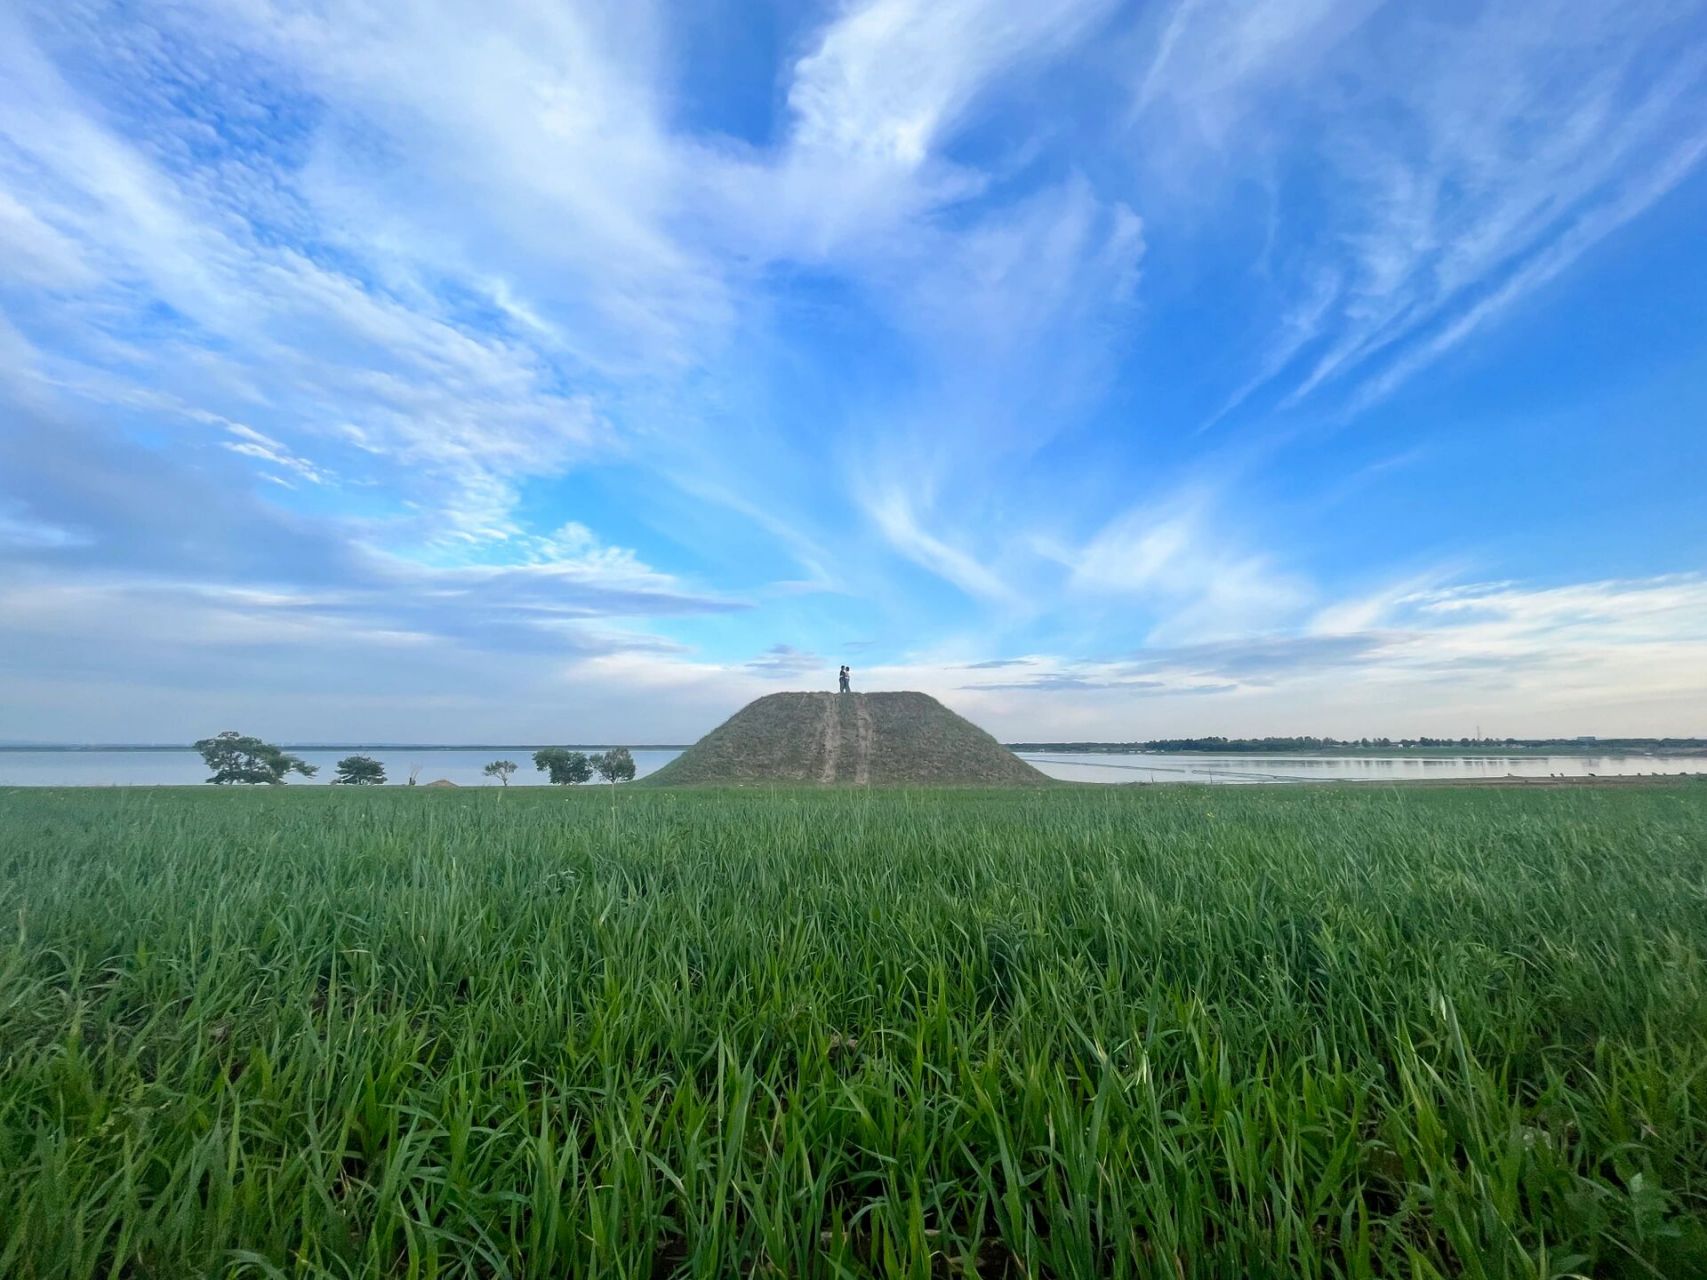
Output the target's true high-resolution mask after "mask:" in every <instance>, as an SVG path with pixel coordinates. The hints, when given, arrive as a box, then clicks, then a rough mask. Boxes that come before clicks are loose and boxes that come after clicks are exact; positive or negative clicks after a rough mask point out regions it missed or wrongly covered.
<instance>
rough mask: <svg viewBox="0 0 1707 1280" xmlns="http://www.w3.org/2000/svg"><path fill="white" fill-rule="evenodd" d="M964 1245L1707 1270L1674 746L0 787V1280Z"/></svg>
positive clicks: (1692, 977)
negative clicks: (763, 775) (232, 784)
mask: <svg viewBox="0 0 1707 1280" xmlns="http://www.w3.org/2000/svg"><path fill="white" fill-rule="evenodd" d="M613 799H614V801H615V802H616V803H615V806H614V808H613V806H612V800H613ZM974 1274H975V1275H982V1276H1017V1275H1025V1276H1048V1277H1070V1276H1071V1277H1092V1276H1155V1277H1169V1278H1170V1280H1182V1278H1190V1277H1200V1276H1214V1277H1228V1278H1229V1280H1231V1278H1234V1277H1247V1276H1257V1277H1262V1276H1273V1277H1282V1276H1285V1277H1292V1276H1404V1277H1412V1278H1422V1277H1432V1276H1474V1277H1496V1276H1497V1277H1520V1276H1521V1277H1529V1276H1556V1275H1573V1274H1580V1275H1591V1276H1667V1277H1697V1276H1702V1275H1707V785H1702V784H1699V783H1696V784H1678V785H1672V786H1656V787H1647V788H1633V789H1630V790H1624V791H1617V790H1608V791H1592V790H1587V791H1547V792H1528V791H1505V790H1464V791H1454V790H1422V791H1402V790H1393V789H1356V788H1327V787H1324V788H1320V789H1316V788H1297V789H1290V790H1268V789H1260V788H1241V787H1219V788H1177V789H1176V788H1163V787H1142V788H1130V789H1128V788H1067V787H1063V788H1058V789H1051V790H1024V791H1014V792H945V791H938V792H922V791H921V792H906V791H879V792H852V791H831V792H804V791H801V792H795V791H776V792H763V791H724V792H709V791H708V792H691V791H690V792H676V793H672V792H668V791H650V792H649V791H645V790H627V789H622V790H619V791H618V793H617V794H616V795H615V796H614V797H613V796H612V795H611V794H610V793H609V791H608V790H595V789H592V788H587V789H583V790H580V791H577V792H573V793H563V792H552V791H545V790H543V789H541V790H538V791H531V792H523V791H519V790H512V791H509V792H507V793H505V792H501V791H498V790H496V789H482V790H462V791H423V790H420V789H416V790H413V791H410V790H407V789H400V788H396V787H392V788H387V789H384V790H372V791H359V790H350V791H344V790H341V789H332V788H316V789H312V790H310V789H307V788H286V789H281V790H275V791H263V792H247V793H226V792H218V791H215V790H213V789H212V788H206V789H203V790H201V791H191V790H160V791H76V792H73V791H13V792H8V793H0V1275H5V1276H8V1277H31V1278H34V1277H48V1276H52V1277H60V1276H65V1277H95V1276H102V1277H106V1276H125V1277H162V1278H170V1280H178V1278H180V1277H186V1276H203V1275H218V1276H225V1275H232V1276H235V1275H243V1276H281V1275H282V1276H310V1275H312V1276H320V1275H327V1276H388V1277H391V1276H396V1277H417V1276H435V1275H459V1276H482V1277H491V1276H542V1277H543V1276H553V1277H562V1276H583V1275H585V1276H593V1275H601V1276H636V1277H661V1276H670V1275H693V1276H702V1277H723V1276H748V1275H755V1276H825V1277H829V1276H865V1275H885V1276H888V1275H897V1276H900V1275H905V1276H917V1277H920V1278H921V1280H923V1278H925V1277H946V1276H954V1275H974Z"/></svg>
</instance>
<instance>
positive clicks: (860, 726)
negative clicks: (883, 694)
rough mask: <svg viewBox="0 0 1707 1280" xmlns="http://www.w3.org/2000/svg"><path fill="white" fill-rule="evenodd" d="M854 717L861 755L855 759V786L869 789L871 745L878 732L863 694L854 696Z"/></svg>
mask: <svg viewBox="0 0 1707 1280" xmlns="http://www.w3.org/2000/svg"><path fill="white" fill-rule="evenodd" d="M854 716H855V719H856V723H857V737H858V741H859V754H858V755H857V756H855V757H854V785H855V786H859V787H869V786H870V785H871V744H872V742H873V740H874V739H875V738H876V736H877V731H876V730H875V729H873V728H872V725H871V710H870V708H869V707H867V706H866V705H865V698H864V696H863V695H861V694H855V695H854Z"/></svg>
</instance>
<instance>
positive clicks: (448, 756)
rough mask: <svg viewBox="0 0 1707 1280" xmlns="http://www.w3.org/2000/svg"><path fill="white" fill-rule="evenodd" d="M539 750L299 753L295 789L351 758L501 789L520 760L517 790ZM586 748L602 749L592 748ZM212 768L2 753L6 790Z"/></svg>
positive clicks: (150, 783) (165, 782)
mask: <svg viewBox="0 0 1707 1280" xmlns="http://www.w3.org/2000/svg"><path fill="white" fill-rule="evenodd" d="M533 750H534V749H533V748H532V747H486V748H484V749H482V750H479V751H456V750H449V751H447V750H432V749H422V748H416V749H414V750H411V749H410V748H408V747H403V748H385V747H366V748H363V747H346V748H344V749H343V750H341V751H298V752H296V753H295V754H297V755H299V756H301V757H302V758H303V759H304V760H306V761H308V763H309V764H313V765H319V766H320V772H319V773H317V774H316V775H315V776H314V777H312V778H304V777H302V776H301V775H299V774H292V775H291V778H290V783H291V785H292V786H302V785H304V784H308V785H317V784H322V783H328V782H331V781H332V773H333V769H334V768H335V767H336V765H337V763H338V761H340V760H342V759H343V758H344V757H345V756H352V755H354V756H372V757H373V758H374V759H375V760H378V761H379V762H380V763H381V764H383V765H384V766H385V774H386V778H387V779H388V780H389V781H391V782H394V783H400V782H408V781H409V773H410V771H411V770H415V769H418V770H419V771H420V773H419V775H418V776H419V779H420V781H421V782H423V783H425V782H433V781H436V780H437V779H439V778H444V779H447V780H448V781H450V782H454V783H456V784H457V785H458V786H461V787H482V786H485V787H495V786H497V785H499V784H498V782H497V781H496V780H495V779H493V778H488V777H485V776H483V775H482V774H481V772H480V770H481V769H482V768H484V767H485V766H486V764H487V763H488V762H490V761H493V760H514V761H515V762H516V764H517V765H519V766H520V768H518V769H517V770H516V773H515V776H514V777H512V778H511V779H510V785H511V786H512V787H514V786H534V785H543V784H544V783H546V782H547V778H546V776H545V775H544V774H543V773H538V772H536V771H535V770H534V767H533ZM586 750H587V751H588V752H589V753H591V752H593V751H599V750H603V748H601V747H588V748H586ZM632 754H633V756H634V776H635V777H637V778H643V777H645V776H646V775H647V774H649V773H652V772H653V771H655V770H657V769H661V768H663V767H664V766H665V765H666V764H668V763H669V762H670V761H672V760H674V759H675V758H676V757H677V756H679V755H681V752H680V751H676V750H639V751H634V752H633V753H632ZM207 775H208V770H207V766H206V765H204V764H203V763H202V759H201V757H200V756H198V755H197V754H196V753H195V752H194V751H189V750H184V751H0V787H172V786H185V785H188V784H191V783H196V782H206V781H207Z"/></svg>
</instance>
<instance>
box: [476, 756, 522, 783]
mask: <svg viewBox="0 0 1707 1280" xmlns="http://www.w3.org/2000/svg"><path fill="white" fill-rule="evenodd" d="M515 771H516V762H515V761H514V760H494V761H493V762H492V763H491V764H489V765H487V766H486V767H485V768H484V769H482V770H481V771H480V772H481V773H483V774H485V775H486V776H487V777H488V778H496V779H497V780H498V781H499V782H501V783H503V784H504V785H505V786H506V787H507V786H509V785H510V775H511V774H512V773H514V772H515Z"/></svg>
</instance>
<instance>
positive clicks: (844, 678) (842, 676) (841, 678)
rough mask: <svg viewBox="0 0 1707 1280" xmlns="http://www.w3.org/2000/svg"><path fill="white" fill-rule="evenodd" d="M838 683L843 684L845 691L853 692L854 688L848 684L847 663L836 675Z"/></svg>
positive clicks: (843, 690) (842, 687)
mask: <svg viewBox="0 0 1707 1280" xmlns="http://www.w3.org/2000/svg"><path fill="white" fill-rule="evenodd" d="M836 683H837V684H839V685H840V686H841V690H842V692H843V693H851V692H852V689H851V688H850V687H849V685H848V669H847V667H846V666H845V665H844V666H843V667H842V669H841V672H840V673H839V674H838V675H837V676H836Z"/></svg>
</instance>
